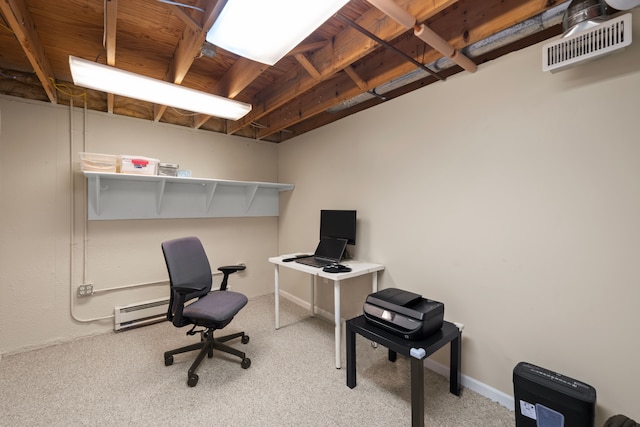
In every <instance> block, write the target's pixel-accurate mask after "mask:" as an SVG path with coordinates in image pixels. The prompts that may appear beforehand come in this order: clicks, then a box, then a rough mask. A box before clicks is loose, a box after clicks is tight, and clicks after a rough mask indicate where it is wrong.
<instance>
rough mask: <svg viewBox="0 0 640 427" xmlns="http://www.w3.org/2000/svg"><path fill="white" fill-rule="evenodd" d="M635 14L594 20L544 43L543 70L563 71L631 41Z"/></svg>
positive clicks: (623, 46) (617, 48)
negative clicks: (632, 18) (591, 24)
mask: <svg viewBox="0 0 640 427" xmlns="http://www.w3.org/2000/svg"><path fill="white" fill-rule="evenodd" d="M631 33H632V31H631V14H630V13H627V14H624V15H621V16H618V17H616V18H612V19H609V20H606V21H602V22H600V23H597V24H594V25H593V26H590V27H588V28H587V29H585V30H582V31H578V32H574V33H573V34H571V35H569V36H566V35H565V36H564V37H563V38H561V39H559V40H556V41H553V42H550V43H547V44H545V45H544V46H542V71H551V72H556V71H561V70H565V69H567V68H569V67H572V66H574V65H576V64H578V63H582V62H585V61H588V60H592V59H595V58H598V57H600V56H603V55H606V54H610V53H613V52H615V51H617V50H619V49H623V48H625V47H627V46H629V45H630V44H631Z"/></svg>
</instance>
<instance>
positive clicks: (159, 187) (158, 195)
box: [156, 180, 167, 215]
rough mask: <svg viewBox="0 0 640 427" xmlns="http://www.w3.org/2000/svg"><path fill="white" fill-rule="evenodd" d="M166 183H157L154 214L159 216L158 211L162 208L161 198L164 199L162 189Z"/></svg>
mask: <svg viewBox="0 0 640 427" xmlns="http://www.w3.org/2000/svg"><path fill="white" fill-rule="evenodd" d="M166 182H167V181H165V180H161V181H158V189H157V191H158V193H157V194H156V200H157V205H156V212H157V213H158V215H160V210H161V208H162V198H163V197H164V187H165V183H166Z"/></svg>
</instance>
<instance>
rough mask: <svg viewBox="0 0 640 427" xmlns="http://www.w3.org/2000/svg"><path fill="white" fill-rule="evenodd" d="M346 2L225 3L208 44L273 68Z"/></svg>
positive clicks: (265, 0)
mask: <svg viewBox="0 0 640 427" xmlns="http://www.w3.org/2000/svg"><path fill="white" fill-rule="evenodd" d="M348 1H349V0H228V1H227V4H226V5H225V7H224V8H223V9H222V12H221V13H220V16H218V19H216V22H214V24H213V27H211V30H210V31H209V32H208V33H207V41H208V42H209V43H212V44H214V45H216V46H218V47H221V48H222V49H224V50H228V51H229V52H233V53H235V54H237V55H240V56H244V57H245V58H249V59H251V60H253V61H257V62H262V63H264V64H267V65H273V64H275V63H276V62H278V61H279V60H280V59H281V58H282V57H283V56H285V55H286V54H287V53H288V52H290V51H291V49H293V48H294V47H296V46H297V45H298V44H300V42H302V41H303V40H304V39H306V38H307V37H308V36H309V34H311V33H312V32H313V31H314V30H315V29H316V28H318V27H319V26H320V25H322V24H323V23H324V22H325V21H326V20H327V19H329V18H330V17H331V15H333V14H334V13H336V12H337V11H338V10H339V9H340V8H341V7H342V6H344V5H345V4H346V3H347V2H348Z"/></svg>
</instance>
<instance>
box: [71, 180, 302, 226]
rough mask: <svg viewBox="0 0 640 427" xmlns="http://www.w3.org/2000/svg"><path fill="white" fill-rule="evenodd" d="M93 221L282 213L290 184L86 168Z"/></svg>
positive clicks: (89, 206)
mask: <svg viewBox="0 0 640 427" xmlns="http://www.w3.org/2000/svg"><path fill="white" fill-rule="evenodd" d="M83 173H84V175H85V176H86V177H87V180H88V187H87V188H88V201H87V202H88V218H89V219H90V220H112V219H153V218H222V217H256V216H278V215H279V194H280V192H281V191H290V190H293V188H294V186H293V185H292V184H278V183H273V182H251V181H229V180H224V179H204V178H182V177H173V176H159V175H127V174H119V173H103V172H83Z"/></svg>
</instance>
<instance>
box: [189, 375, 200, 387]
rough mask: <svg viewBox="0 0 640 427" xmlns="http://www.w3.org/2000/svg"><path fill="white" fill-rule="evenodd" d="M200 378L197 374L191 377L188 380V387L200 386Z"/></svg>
mask: <svg viewBox="0 0 640 427" xmlns="http://www.w3.org/2000/svg"><path fill="white" fill-rule="evenodd" d="M198 380H199V378H198V376H197V375H196V374H191V375H189V379H188V380H187V385H188V386H189V387H195V386H196V384H198Z"/></svg>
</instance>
